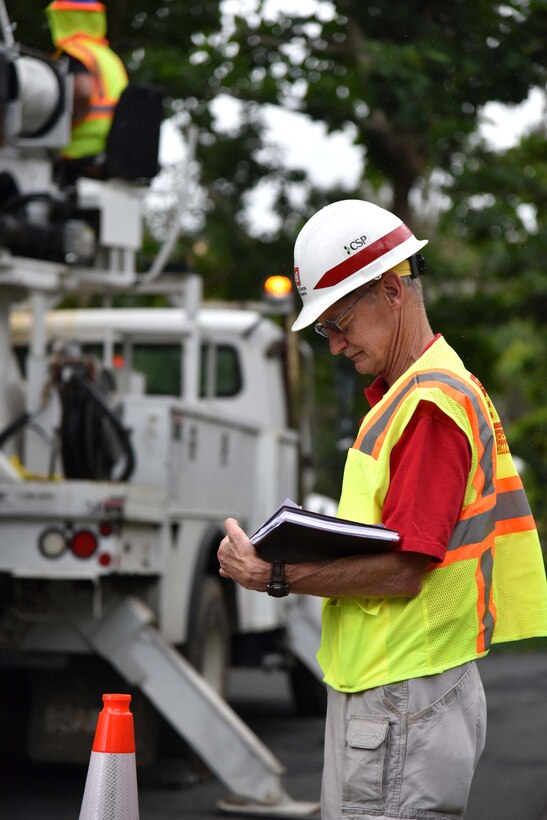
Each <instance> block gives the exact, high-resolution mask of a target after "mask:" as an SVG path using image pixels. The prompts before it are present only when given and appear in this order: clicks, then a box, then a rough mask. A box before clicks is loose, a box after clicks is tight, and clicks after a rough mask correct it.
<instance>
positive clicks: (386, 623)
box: [317, 337, 547, 692]
mask: <svg viewBox="0 0 547 820" xmlns="http://www.w3.org/2000/svg"><path fill="white" fill-rule="evenodd" d="M421 401H430V402H433V403H434V404H435V405H437V407H439V408H440V409H441V410H442V411H443V412H444V413H446V415H447V416H449V417H450V418H451V419H452V420H453V421H454V422H455V423H456V424H457V426H458V427H459V428H460V429H461V430H462V431H463V432H464V433H465V435H466V437H467V440H468V442H469V447H470V450H471V457H472V461H471V469H470V472H469V477H468V481H467V487H466V492H465V500H464V504H463V507H462V510H461V513H460V516H459V519H458V521H457V523H456V525H455V527H454V530H453V533H452V536H451V538H450V541H449V544H448V549H447V552H446V557H445V559H444V560H443V561H442V563H434V562H433V561H432V562H431V564H430V566H429V568H428V572H427V573H426V577H425V580H424V583H423V587H422V590H421V592H420V594H419V595H417V596H416V597H415V598H403V597H393V598H371V597H362V598H352V599H347V598H327V599H325V600H324V602H323V624H322V638H321V646H320V649H319V652H318V655H317V658H318V661H319V663H320V665H321V667H322V669H323V672H324V679H325V681H326V682H327V683H328V684H329V685H330V686H332V687H333V688H335V689H338V690H339V691H342V692H357V691H361V690H364V689H369V688H372V687H375V686H381V685H384V684H388V683H393V682H395V681H399V680H407V679H410V678H415V677H422V676H425V675H433V674H437V673H439V672H443V671H444V670H446V669H449V668H452V667H454V666H459V665H460V664H462V663H465V662H467V661H469V660H471V659H474V658H479V657H482V656H483V655H486V654H487V652H488V650H489V648H490V646H491V645H492V644H493V643H499V642H504V641H513V640H519V639H522V638H531V637H536V636H541V635H547V583H546V580H545V565H544V561H543V557H542V553H541V548H540V544H539V538H538V534H537V530H536V527H535V523H534V519H533V517H532V513H531V511H530V507H529V504H528V500H527V498H526V495H525V492H524V489H523V486H522V482H521V479H520V477H519V475H518V473H517V471H516V469H515V466H514V464H513V459H512V457H511V454H510V452H509V447H508V445H507V440H506V438H505V434H504V432H503V428H502V425H501V422H500V420H499V416H498V414H497V412H496V410H495V408H494V406H493V405H492V402H491V401H490V399H489V397H488V395H487V393H486V391H485V390H484V388H483V387H482V385H481V384H480V382H479V381H478V380H477V379H476V378H475V377H474V376H472V375H471V374H470V373H469V371H468V370H466V368H465V366H464V364H463V362H462V361H461V359H460V358H459V356H458V355H457V354H456V352H455V351H454V350H453V349H452V348H451V347H450V346H449V345H448V344H447V342H446V341H445V340H444V339H443V338H442V337H441V338H438V339H437V340H436V341H435V342H434V343H433V344H432V345H431V346H430V347H429V348H428V349H427V350H426V351H425V353H424V354H423V355H422V356H421V357H420V358H419V359H418V360H417V361H416V362H415V363H414V364H413V365H412V366H411V367H410V368H409V369H408V370H407V371H406V372H405V373H404V374H403V375H402V376H401V377H400V378H399V379H398V380H397V381H396V382H395V383H394V384H393V385H392V387H391V388H390V389H389V390H388V391H387V393H386V394H385V395H384V397H383V398H382V399H381V401H380V402H378V404H376V405H375V406H374V407H373V408H372V410H371V411H370V412H369V413H368V414H367V415H366V416H365V418H364V419H363V422H362V424H361V427H360V430H359V434H358V436H357V439H356V441H355V443H354V445H353V446H352V448H351V449H350V450H349V452H348V457H347V462H346V467H345V471H344V480H343V485H342V494H341V498H340V504H339V509H338V515H339V516H340V517H341V518H347V519H351V520H354V521H361V522H365V523H372V524H377V523H381V521H382V509H383V506H384V501H385V498H386V495H387V491H388V487H389V478H390V475H389V464H390V454H391V451H392V450H393V448H394V446H395V445H396V444H397V442H398V441H399V439H400V438H401V435H402V433H403V431H404V430H405V428H406V426H407V424H408V423H409V421H410V419H411V418H412V416H413V414H414V411H415V410H416V407H417V405H418V403H419V402H421ZM425 535H427V534H425Z"/></svg>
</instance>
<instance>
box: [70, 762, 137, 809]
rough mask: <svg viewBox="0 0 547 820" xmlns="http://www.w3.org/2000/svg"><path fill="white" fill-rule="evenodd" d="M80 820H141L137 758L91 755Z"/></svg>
mask: <svg viewBox="0 0 547 820" xmlns="http://www.w3.org/2000/svg"><path fill="white" fill-rule="evenodd" d="M79 820H139V798H138V791H137V768H136V761H135V755H134V754H132V753H129V754H120V753H116V754H110V753H106V752H91V757H90V760H89V768H88V770H87V779H86V782H85V790H84V797H83V800H82V808H81V809H80V817H79Z"/></svg>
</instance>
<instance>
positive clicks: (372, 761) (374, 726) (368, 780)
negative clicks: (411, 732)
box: [342, 715, 389, 808]
mask: <svg viewBox="0 0 547 820" xmlns="http://www.w3.org/2000/svg"><path fill="white" fill-rule="evenodd" d="M388 727H389V718H388V717H384V716H378V717H370V716H368V715H367V716H365V715H353V716H352V717H351V718H350V720H349V723H348V730H347V733H346V751H345V760H344V774H343V783H342V801H343V803H344V804H345V805H352V806H355V805H361V804H365V803H366V804H367V805H368V806H369V807H370V808H372V807H374V808H380V807H381V805H382V803H383V786H384V764H385V757H386V739H387V730H388Z"/></svg>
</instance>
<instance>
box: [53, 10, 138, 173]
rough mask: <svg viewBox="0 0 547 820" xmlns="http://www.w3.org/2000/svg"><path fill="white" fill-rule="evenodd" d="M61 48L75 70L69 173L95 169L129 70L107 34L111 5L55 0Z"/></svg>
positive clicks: (55, 22)
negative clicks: (107, 16) (107, 7)
mask: <svg viewBox="0 0 547 820" xmlns="http://www.w3.org/2000/svg"><path fill="white" fill-rule="evenodd" d="M46 14H47V18H48V23H49V28H50V31H51V37H52V40H53V42H54V44H55V45H56V46H57V54H58V55H61V54H65V55H68V58H69V70H70V72H71V73H72V74H73V75H74V96H73V112H72V133H71V140H70V143H69V144H68V145H67V146H65V148H63V150H62V151H61V157H62V158H63V160H65V162H64V163H63V170H64V172H65V174H67V173H68V176H69V178H70V177H75V176H77V175H78V174H80V173H85V174H88V175H91V176H93V175H94V168H95V165H96V158H97V157H99V156H100V155H101V154H103V153H104V151H105V147H106V140H107V137H108V132H109V131H110V127H111V125H112V118H113V116H114V110H115V108H116V105H117V103H118V100H119V98H120V96H121V93H122V91H123V90H124V88H125V87H126V85H127V82H128V78H127V72H126V70H125V68H124V65H123V63H122V61H121V60H120V58H119V57H118V56H117V55H116V54H115V53H114V52H113V51H112V49H111V48H110V47H109V44H108V40H107V39H106V10H105V6H104V5H103V4H102V3H100V2H96V0H53V2H52V3H50V4H49V6H48V7H47V9H46Z"/></svg>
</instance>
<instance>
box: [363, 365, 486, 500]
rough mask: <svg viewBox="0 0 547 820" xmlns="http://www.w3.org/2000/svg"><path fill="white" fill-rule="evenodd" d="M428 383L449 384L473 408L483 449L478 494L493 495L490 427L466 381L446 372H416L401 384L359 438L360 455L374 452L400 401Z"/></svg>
mask: <svg viewBox="0 0 547 820" xmlns="http://www.w3.org/2000/svg"><path fill="white" fill-rule="evenodd" d="M430 382H441V383H442V384H446V385H449V386H450V387H453V388H454V389H455V390H459V391H460V392H461V393H463V394H464V395H465V396H467V398H468V399H469V400H470V401H471V404H472V405H473V409H474V410H475V413H476V416H477V419H478V423H479V436H480V440H481V443H482V446H483V454H482V457H481V459H480V466H481V469H482V471H483V473H484V489H483V492H482V495H483V496H485V495H490V493H493V492H494V475H493V464H492V452H493V448H494V435H493V432H492V428H491V426H490V424H489V423H488V420H487V419H486V418H485V416H484V413H483V411H482V408H481V405H480V403H479V400H478V398H477V396H476V394H475V392H474V391H473V390H472V388H471V387H470V386H469V385H468V384H466V382H464V381H462V380H461V379H458V378H457V377H456V376H449V375H448V374H446V373H438V372H435V371H433V372H430V373H423V374H420V373H417V374H416V375H415V376H414V377H413V378H412V379H411V380H410V381H409V382H408V384H407V385H405V387H403V388H402V390H400V391H399V392H398V393H397V394H396V395H395V396H394V397H393V398H392V399H391V401H390V402H389V404H388V405H387V407H386V408H385V410H384V412H383V413H382V415H381V416H380V418H379V419H378V420H377V421H375V422H374V424H373V425H372V427H371V428H370V430H368V432H367V433H365V435H364V436H363V440H362V441H361V444H360V445H359V450H360V451H361V452H362V453H365V455H369V456H370V455H372V451H373V450H374V445H375V444H376V441H377V439H378V438H379V436H380V435H381V434H382V433H383V432H384V430H385V429H386V427H387V425H388V423H389V420H390V418H391V416H392V414H393V412H394V411H395V408H396V406H397V405H398V404H399V402H400V401H401V399H403V398H404V397H405V396H406V395H407V394H408V393H409V392H410V391H411V390H414V389H415V388H416V387H419V386H426V385H427V384H428V383H430Z"/></svg>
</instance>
